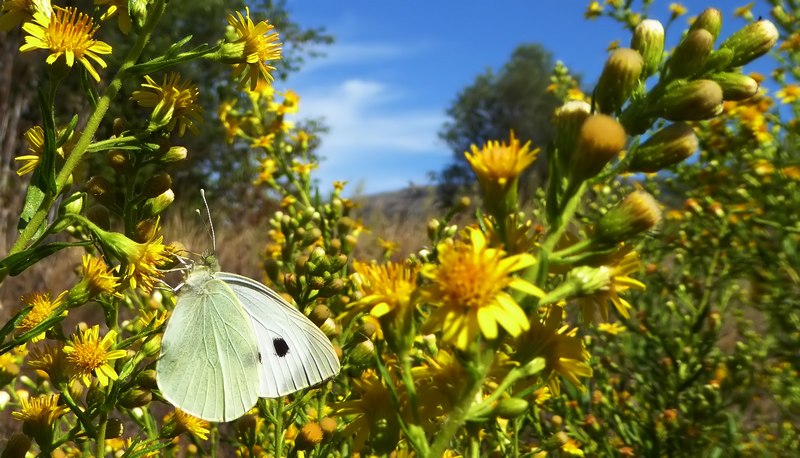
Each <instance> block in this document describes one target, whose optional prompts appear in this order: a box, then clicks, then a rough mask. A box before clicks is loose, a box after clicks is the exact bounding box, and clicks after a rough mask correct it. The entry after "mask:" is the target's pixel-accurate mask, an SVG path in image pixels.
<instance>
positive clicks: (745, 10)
mask: <svg viewBox="0 0 800 458" xmlns="http://www.w3.org/2000/svg"><path fill="white" fill-rule="evenodd" d="M753 5H755V2H750V3H748V4H747V5H744V6H740V7H739V8H736V9H735V10H733V15H734V16H739V17H740V18H743V19H745V20H748V21H749V20H751V19H753V12H752V9H753Z"/></svg>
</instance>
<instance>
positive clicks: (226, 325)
mask: <svg viewBox="0 0 800 458" xmlns="http://www.w3.org/2000/svg"><path fill="white" fill-rule="evenodd" d="M258 351H259V350H258V347H257V344H256V337H255V333H254V329H253V325H252V320H251V319H250V317H249V316H248V314H247V313H245V310H244V309H243V307H242V304H241V303H240V302H239V300H238V299H237V296H236V294H234V291H233V290H232V289H231V288H230V287H229V286H228V285H226V284H225V282H223V281H221V280H219V279H214V278H213V277H212V274H210V273H209V272H208V271H207V270H205V269H198V270H197V271H195V272H194V273H192V274H191V275H190V276H189V278H188V279H187V281H186V285H185V286H184V287H183V288H182V289H181V292H180V294H179V295H178V302H177V304H176V306H175V310H174V311H173V312H172V316H171V317H170V319H169V321H168V323H167V328H166V330H165V331H164V337H163V339H162V342H161V356H160V357H159V360H158V365H157V367H156V377H157V381H158V386H159V388H160V389H161V393H162V395H163V396H164V397H165V398H166V399H167V400H168V401H169V402H171V403H172V404H174V405H175V406H177V407H179V408H180V409H182V410H184V411H186V412H188V413H190V414H192V415H194V416H196V417H199V418H202V419H204V420H208V421H230V420H233V419H235V418H238V417H240V416H242V415H244V414H245V413H246V412H247V411H248V410H249V409H250V408H252V407H253V406H254V405H255V403H256V401H257V400H258V391H259V390H258V388H259V384H258V381H259V379H258V377H259V368H258V357H259V356H258Z"/></svg>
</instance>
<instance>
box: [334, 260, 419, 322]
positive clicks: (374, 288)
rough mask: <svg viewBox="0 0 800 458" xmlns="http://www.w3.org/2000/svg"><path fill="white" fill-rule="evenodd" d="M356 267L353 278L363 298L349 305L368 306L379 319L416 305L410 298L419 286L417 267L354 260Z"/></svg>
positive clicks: (359, 308)
mask: <svg viewBox="0 0 800 458" xmlns="http://www.w3.org/2000/svg"><path fill="white" fill-rule="evenodd" d="M353 270H354V271H355V274H354V276H353V277H354V278H353V280H354V282H355V283H356V285H357V288H358V289H359V290H360V291H362V292H363V293H364V297H362V298H361V299H360V300H358V301H356V302H353V303H351V304H350V305H349V306H348V308H353V309H356V310H365V309H369V313H370V315H372V316H374V317H377V318H380V317H382V316H384V315H387V314H390V313H392V312H399V313H402V311H403V310H405V309H407V308H408V307H413V303H412V302H411V297H412V295H413V294H414V292H415V291H416V289H417V273H418V269H417V268H416V267H415V266H410V267H409V266H405V265H403V264H398V263H395V262H388V263H386V264H383V265H378V264H368V263H365V262H360V261H354V262H353Z"/></svg>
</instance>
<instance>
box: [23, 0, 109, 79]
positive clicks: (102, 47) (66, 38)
mask: <svg viewBox="0 0 800 458" xmlns="http://www.w3.org/2000/svg"><path fill="white" fill-rule="evenodd" d="M97 29H98V26H97V25H95V24H94V22H93V21H92V18H90V17H89V16H87V15H85V14H83V13H81V12H79V11H78V9H77V8H74V7H68V8H56V9H55V11H54V12H53V14H52V15H49V16H48V15H47V14H45V13H44V12H42V11H37V12H35V13H34V14H33V21H32V22H27V23H25V25H23V26H22V30H24V31H26V32H28V35H27V36H26V37H25V44H24V45H22V47H20V48H19V50H20V52H28V51H34V50H36V49H49V50H50V51H52V52H51V54H50V55H49V56H48V57H47V61H46V62H47V63H48V64H53V63H54V62H55V61H56V60H58V58H59V57H61V56H62V55H63V56H64V59H65V61H66V63H67V66H69V67H72V65H73V64H74V63H75V59H77V60H78V61H79V62H80V63H81V64H83V66H84V68H86V71H87V72H89V74H90V75H92V77H93V78H94V79H95V81H100V75H98V74H97V70H95V69H94V66H93V65H92V60H93V61H94V62H95V63H96V64H97V65H99V66H100V67H101V68H106V63H105V61H104V60H103V59H102V58H100V56H99V55H98V54H111V46H109V45H108V44H107V43H105V42H102V41H99V40H95V39H94V38H93V37H94V34H95V33H96V32H97ZM90 59H91V60H90Z"/></svg>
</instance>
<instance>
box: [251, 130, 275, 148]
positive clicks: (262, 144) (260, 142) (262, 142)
mask: <svg viewBox="0 0 800 458" xmlns="http://www.w3.org/2000/svg"><path fill="white" fill-rule="evenodd" d="M274 142H275V134H274V133H269V134H267V135H262V136H260V137H258V138H256V139H255V141H254V142H253V143H251V144H250V146H251V147H253V148H264V149H266V150H271V149H272V144H273V143H274Z"/></svg>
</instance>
